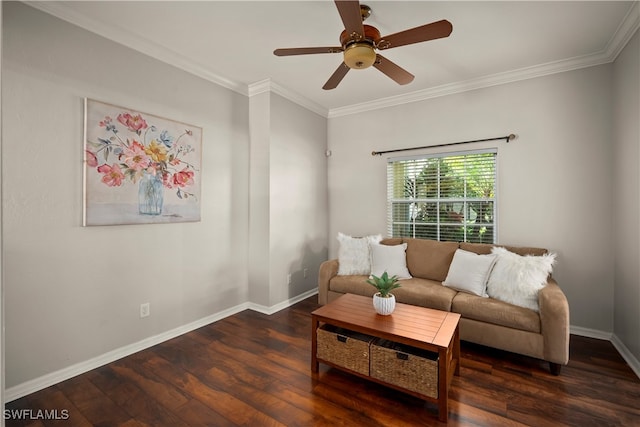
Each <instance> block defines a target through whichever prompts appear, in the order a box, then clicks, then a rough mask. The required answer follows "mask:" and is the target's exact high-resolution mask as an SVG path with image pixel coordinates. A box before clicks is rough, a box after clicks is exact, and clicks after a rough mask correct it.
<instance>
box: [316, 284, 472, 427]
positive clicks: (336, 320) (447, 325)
mask: <svg viewBox="0 0 640 427" xmlns="http://www.w3.org/2000/svg"><path fill="white" fill-rule="evenodd" d="M311 319H312V321H311V327H312V334H311V371H312V372H313V373H317V372H318V368H319V363H320V362H323V363H326V364H329V365H331V366H335V365H333V364H332V363H331V362H328V361H325V360H322V359H320V358H318V341H317V329H318V327H320V324H321V323H323V324H329V325H333V326H337V327H340V328H344V329H348V330H351V331H354V332H358V333H362V334H367V335H371V336H374V337H378V338H383V339H385V340H389V341H393V342H397V343H400V344H404V345H408V346H411V347H415V348H418V349H422V350H427V351H431V352H434V353H438V368H437V369H438V397H437V398H433V397H430V396H426V395H423V394H420V393H416V392H414V391H411V390H406V389H403V388H401V387H398V386H396V385H394V384H390V383H387V382H384V381H381V380H378V379H376V378H373V377H370V376H367V375H362V374H359V373H357V372H353V371H349V372H351V373H353V374H354V375H358V376H361V377H364V378H368V379H369V380H371V381H375V382H377V383H380V384H384V385H387V386H390V387H392V388H395V389H398V390H401V391H403V392H406V393H408V394H411V395H414V396H416V397H418V398H420V399H423V400H427V401H432V402H436V403H437V404H438V419H439V420H440V421H443V422H446V421H447V419H448V416H449V409H448V396H449V385H450V382H451V379H452V378H453V375H454V374H455V375H460V333H459V330H458V322H459V320H460V315H459V314H457V313H450V312H446V311H440V310H433V309H429V308H424V307H418V306H414V305H408V304H400V303H398V304H396V309H395V311H394V312H393V314H391V315H389V316H381V315H379V314H377V313H376V312H375V310H374V308H373V303H372V300H371V298H368V297H363V296H360V295H352V294H345V295H342V296H341V297H339V298H337V299H336V300H334V301H332V302H330V303H329V304H327V305H325V306H323V307H320V308H319V309H317V310H315V311H314V312H313V313H311ZM337 367H338V368H340V367H339V366H337Z"/></svg>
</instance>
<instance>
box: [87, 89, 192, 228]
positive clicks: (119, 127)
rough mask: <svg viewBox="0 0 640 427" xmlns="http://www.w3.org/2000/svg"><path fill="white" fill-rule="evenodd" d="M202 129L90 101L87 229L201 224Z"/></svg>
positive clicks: (88, 113)
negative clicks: (135, 225) (181, 223)
mask: <svg viewBox="0 0 640 427" xmlns="http://www.w3.org/2000/svg"><path fill="white" fill-rule="evenodd" d="M201 146H202V129H201V128H199V127H196V126H192V125H188V124H184V123H180V122H176V121H173V120H169V119H164V118H161V117H158V116H154V115H151V114H147V113H141V112H138V111H134V110H130V109H128V108H124V107H118V106H115V105H110V104H105V103H102V102H99V101H95V100H92V99H85V144H84V159H85V170H84V174H85V180H84V182H85V204H84V225H116V224H147V223H169V222H190V221H200V178H201V173H200V163H201V154H202V153H201V149H202V147H201Z"/></svg>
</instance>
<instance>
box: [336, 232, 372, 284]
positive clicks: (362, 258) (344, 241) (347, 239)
mask: <svg viewBox="0 0 640 427" xmlns="http://www.w3.org/2000/svg"><path fill="white" fill-rule="evenodd" d="M381 240H382V236H381V235H380V234H377V235H372V236H366V237H351V236H348V235H346V234H343V233H338V242H340V247H339V248H338V275H339V276H349V275H352V274H362V275H365V274H369V273H370V272H371V255H370V253H369V244H371V243H380V241H381Z"/></svg>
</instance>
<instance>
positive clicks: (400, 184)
mask: <svg viewBox="0 0 640 427" xmlns="http://www.w3.org/2000/svg"><path fill="white" fill-rule="evenodd" d="M496 156H497V150H496V149H492V150H482V151H469V152H462V153H448V154H438V155H429V156H416V157H403V158H390V159H388V163H387V227H388V229H387V232H388V235H389V236H393V237H414V238H421V239H432V240H442V241H457V242H478V243H494V242H495V240H496V221H495V219H496Z"/></svg>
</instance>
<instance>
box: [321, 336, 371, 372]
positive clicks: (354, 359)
mask: <svg viewBox="0 0 640 427" xmlns="http://www.w3.org/2000/svg"><path fill="white" fill-rule="evenodd" d="M317 334H318V353H317V355H318V358H320V359H323V360H324V361H327V362H331V363H333V364H334V365H337V366H341V367H344V368H347V369H350V370H352V371H354V372H358V373H359V374H363V375H369V343H371V341H373V340H374V337H372V336H369V335H365V334H359V333H357V332H353V331H349V330H347V329H342V328H338V327H335V326H333V325H323V326H322V327H320V328H318V330H317Z"/></svg>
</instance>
